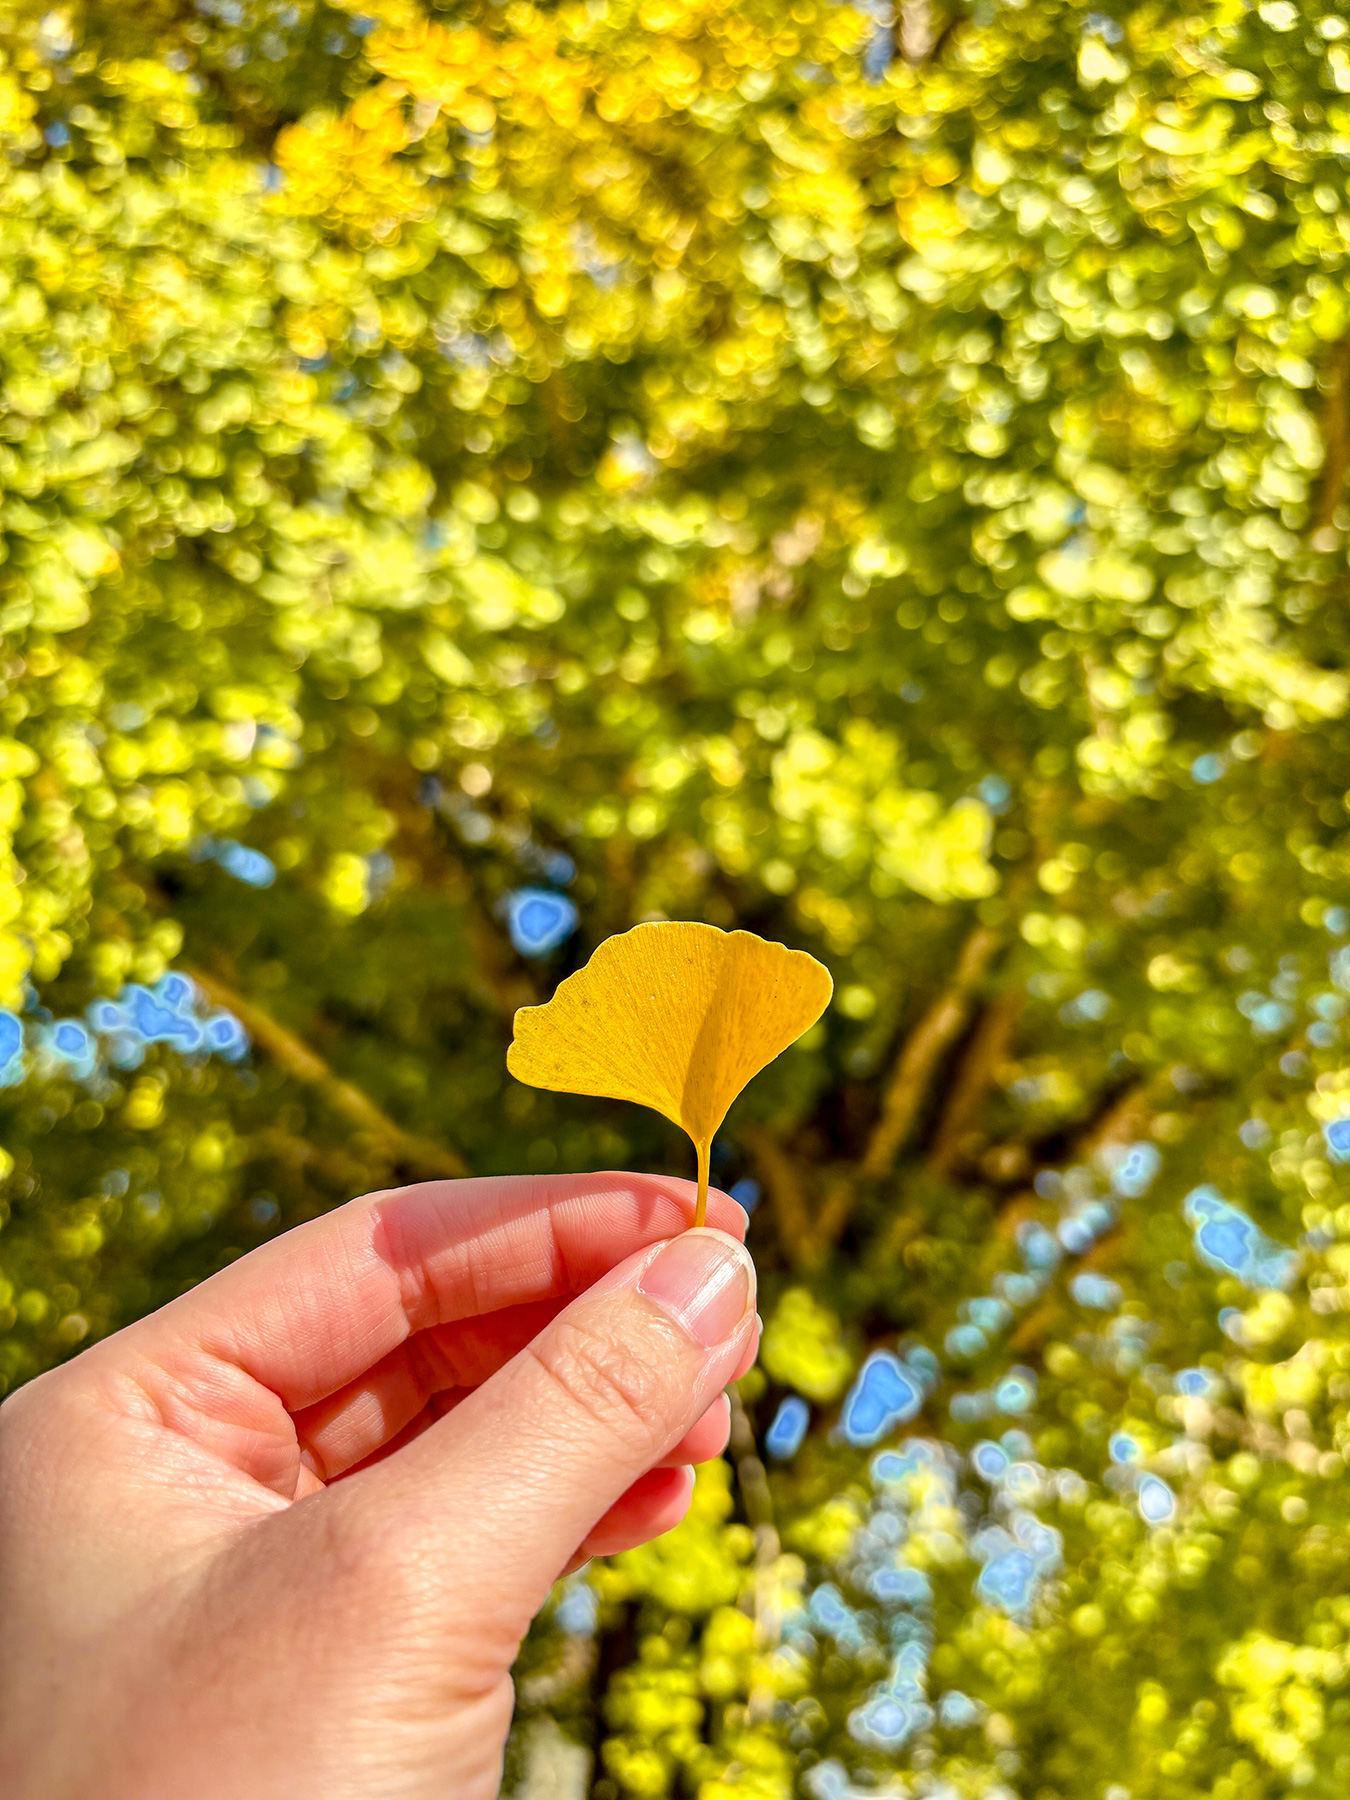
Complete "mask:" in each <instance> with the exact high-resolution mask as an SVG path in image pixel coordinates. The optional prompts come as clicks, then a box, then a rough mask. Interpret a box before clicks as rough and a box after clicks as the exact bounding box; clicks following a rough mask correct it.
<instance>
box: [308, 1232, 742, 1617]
mask: <svg viewBox="0 0 1350 1800" xmlns="http://www.w3.org/2000/svg"><path fill="white" fill-rule="evenodd" d="M754 1321H755V1269H754V1264H753V1263H752V1262H751V1260H750V1256H749V1253H748V1252H747V1251H746V1250H745V1248H744V1246H743V1245H741V1244H739V1243H738V1242H737V1241H736V1239H735V1238H732V1237H728V1236H727V1235H726V1234H725V1233H724V1232H721V1231H711V1230H697V1231H686V1232H684V1233H683V1234H682V1235H681V1236H680V1237H676V1238H671V1239H669V1240H668V1241H667V1242H665V1243H662V1244H651V1245H648V1246H647V1247H646V1248H645V1249H643V1250H641V1251H639V1252H638V1253H637V1255H635V1256H632V1257H630V1258H629V1259H628V1261H627V1262H624V1263H621V1264H620V1265H619V1266H618V1267H617V1268H615V1269H612V1270H611V1271H610V1272H609V1274H608V1275H606V1276H604V1277H602V1279H601V1280H600V1281H598V1282H596V1284H595V1285H594V1286H593V1287H591V1288H589V1289H588V1290H587V1291H586V1292H585V1293H584V1294H581V1295H579V1296H578V1298H577V1299H576V1300H574V1301H573V1302H572V1304H571V1305H570V1306H569V1307H568V1308H567V1309H566V1311H564V1312H562V1313H560V1314H559V1315H558V1317H557V1318H556V1319H554V1320H553V1321H552V1323H551V1324H549V1325H548V1326H547V1327H546V1328H545V1329H544V1330H543V1331H542V1332H541V1333H540V1334H539V1336H538V1337H537V1338H535V1339H534V1341H533V1342H532V1343H531V1344H529V1345H528V1346H527V1347H526V1348H525V1349H524V1350H522V1351H521V1352H520V1354H519V1355H518V1356H516V1357H514V1358H513V1359H512V1361H511V1362H509V1363H507V1364H506V1366H505V1367H504V1368H502V1369H501V1370H499V1371H498V1373H497V1374H495V1375H494V1376H492V1378H491V1379H490V1380H488V1381H486V1382H485V1383H484V1384H483V1385H482V1387H480V1388H478V1389H476V1390H475V1391H474V1392H473V1393H472V1394H470V1395H469V1396H468V1397H467V1398H466V1399H465V1400H463V1401H462V1402H461V1403H460V1405H458V1406H457V1407H456V1408H455V1409H454V1411H453V1412H451V1413H449V1414H447V1415H446V1416H445V1417H444V1418H443V1419H441V1420H439V1421H438V1422H437V1423H436V1424H435V1425H433V1426H431V1427H430V1429H429V1430H427V1431H425V1432H423V1433H422V1435H421V1436H420V1437H418V1438H416V1439H415V1440H414V1441H413V1442H412V1443H410V1444H407V1445H406V1446H405V1447H404V1448H403V1449H402V1450H400V1451H399V1452H398V1454H397V1455H396V1456H393V1457H390V1458H388V1459H387V1460H386V1461H384V1462H381V1463H378V1464H376V1465H375V1466H374V1467H372V1468H370V1469H368V1470H366V1471H364V1472H363V1473H362V1474H361V1475H359V1476H356V1477H354V1478H353V1479H352V1480H351V1481H349V1482H345V1483H343V1484H341V1487H340V1488H339V1489H338V1490H337V1493H339V1494H342V1493H345V1494H347V1495H348V1496H349V1497H350V1499H351V1500H352V1501H355V1502H358V1503H359V1505H360V1506H361V1508H362V1510H363V1511H364V1509H365V1508H367V1507H372V1506H373V1507H375V1508H377V1509H378V1513H379V1517H380V1528H379V1531H378V1533H377V1537H378V1539H379V1540H381V1541H384V1542H389V1541H390V1535H391V1527H392V1538H393V1540H394V1541H395V1542H402V1544H403V1545H404V1546H405V1547H407V1549H409V1550H410V1551H413V1552H414V1553H415V1554H416V1555H417V1556H418V1560H419V1561H420V1563H421V1566H422V1568H423V1570H424V1571H425V1570H427V1569H430V1568H436V1569H439V1570H441V1571H442V1572H443V1579H444V1582H445V1585H446V1587H447V1589H449V1590H450V1592H452V1593H453V1598H454V1611H455V1612H456V1613H457V1614H459V1615H460V1617H461V1618H463V1617H464V1616H465V1613H466V1611H467V1615H468V1616H469V1617H471V1618H473V1617H476V1618H477V1619H479V1620H480V1621H482V1620H483V1618H484V1614H485V1613H486V1614H487V1616H489V1617H491V1618H492V1620H493V1623H494V1624H495V1625H496V1626H497V1627H498V1628H499V1629H501V1628H503V1627H504V1628H505V1630H506V1632H507V1634H508V1635H509V1636H518V1635H519V1634H520V1633H521V1632H523V1631H524V1629H525V1627H526V1625H527V1624H528V1623H529V1621H530V1619H531V1618H533V1616H534V1614H535V1613H536V1612H537V1611H538V1610H539V1608H540V1607H541V1606H542V1605H543V1603H544V1600H545V1599H546V1597H547V1595H548V1591H549V1589H550V1587H551V1586H552V1584H553V1582H554V1581H555V1580H556V1579H557V1577H558V1575H559V1574H560V1573H561V1571H562V1569H563V1567H564V1566H565V1564H566V1563H567V1561H568V1560H569V1558H570V1557H571V1556H572V1554H573V1552H574V1551H575V1550H576V1549H577V1547H578V1546H579V1545H580V1544H581V1543H582V1541H583V1540H584V1539H585V1538H586V1536H587V1535H588V1533H589V1532H591V1531H592V1530H593V1529H594V1527H595V1526H596V1524H597V1523H598V1522H599V1520H600V1519H601V1518H602V1517H603V1516H604V1514H605V1513H607V1512H608V1511H609V1509H610V1507H611V1506H613V1505H614V1503H615V1501H616V1500H618V1499H619V1497H620V1495H622V1494H623V1493H624V1492H625V1491H626V1490H627V1489H628V1488H629V1487H631V1486H632V1484H633V1482H635V1481H636V1480H637V1479H638V1477H639V1476H641V1475H643V1474H644V1473H645V1472H646V1471H647V1470H648V1469H650V1468H651V1467H652V1466H653V1465H654V1464H656V1463H659V1462H660V1461H661V1459H662V1458H663V1457H665V1456H666V1455H668V1454H669V1452H670V1451H671V1450H673V1449H674V1447H675V1446H676V1445H677V1444H678V1443H679V1441H680V1439H681V1438H682V1437H683V1436H684V1435H685V1433H686V1432H687V1431H688V1430H689V1429H690V1427H691V1426H693V1425H694V1424H695V1422H696V1421H697V1420H698V1419H700V1418H701V1417H702V1415H703V1414H704V1413H705V1412H706V1411H707V1409H708V1407H709V1406H710V1405H711V1404H712V1402H713V1400H715V1399H716V1397H717V1395H718V1394H719V1393H720V1392H721V1390H722V1389H723V1387H725V1385H726V1383H727V1382H728V1381H729V1380H730V1379H731V1378H732V1377H733V1376H734V1375H735V1374H736V1373H738V1365H739V1363H740V1361H741V1360H742V1357H743V1353H744V1352H745V1350H746V1348H747V1346H748V1343H749V1340H750V1337H751V1334H752V1332H753V1331H754ZM336 1497H337V1495H336V1494H335V1495H334V1498H336Z"/></svg>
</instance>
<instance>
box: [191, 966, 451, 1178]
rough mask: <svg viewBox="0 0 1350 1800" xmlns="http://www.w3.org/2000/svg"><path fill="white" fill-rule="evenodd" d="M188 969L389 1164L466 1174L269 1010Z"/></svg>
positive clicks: (446, 1151)
mask: <svg viewBox="0 0 1350 1800" xmlns="http://www.w3.org/2000/svg"><path fill="white" fill-rule="evenodd" d="M188 973H189V974H190V975H191V976H192V979H193V980H194V981H195V982H196V983H197V985H198V987H199V988H200V989H201V990H202V992H203V993H204V994H205V995H206V997H207V999H208V1000H211V1001H213V1002H214V1003H215V1004H216V1005H217V1006H223V1007H225V1008H226V1010H227V1011H229V1012H232V1013H233V1014H234V1016H235V1018H236V1019H238V1021H239V1023H240V1024H241V1025H242V1026H243V1027H244V1029H245V1031H247V1032H248V1034H249V1036H250V1037H251V1038H252V1039H253V1041H254V1043H255V1044H257V1046H258V1047H259V1049H260V1050H262V1051H263V1053H264V1054H265V1055H267V1056H270V1057H271V1059H272V1061H273V1062H275V1063H277V1064H278V1065H279V1066H280V1067H281V1068H283V1069H284V1070H285V1071H286V1073H287V1074H288V1075H289V1076H290V1077H291V1079H292V1080H294V1081H298V1082H300V1083H301V1084H302V1085H303V1086H305V1087H310V1088H313V1089H314V1091H315V1092H316V1093H317V1094H318V1095H319V1097H320V1098H321V1099H322V1100H323V1101H324V1102H325V1103H326V1104H327V1105H328V1106H330V1107H332V1109H333V1111H334V1112H336V1113H338V1114H340V1115H341V1116H342V1117H343V1118H344V1119H346V1120H347V1122H348V1124H350V1125H353V1126H355V1127H356V1129H357V1130H358V1131H362V1132H365V1133H366V1135H367V1136H368V1137H370V1138H371V1139H373V1140H374V1142H375V1144H376V1145H377V1146H378V1147H379V1149H380V1150H381V1151H382V1152H383V1153H384V1154H385V1155H386V1156H387V1157H388V1158H389V1161H390V1162H391V1163H393V1164H395V1165H397V1166H399V1167H401V1168H405V1169H407V1170H408V1171H409V1173H414V1174H420V1175H422V1176H424V1177H438V1176H457V1175H467V1174H468V1172H469V1171H468V1168H467V1166H466V1164H465V1163H464V1161H463V1159H462V1158H461V1157H460V1156H459V1155H458V1154H457V1153H456V1152H455V1151H454V1150H452V1149H450V1148H449V1146H448V1145H445V1144H436V1143H432V1142H431V1141H430V1140H429V1139H427V1138H422V1137H417V1136H416V1135H414V1134H413V1133H411V1132H407V1131H404V1130H403V1128H402V1126H400V1125H396V1124H395V1123H394V1121H393V1120H392V1119H391V1118H389V1117H388V1115H387V1114H385V1113H383V1112H381V1111H380V1109H379V1107H378V1106H376V1105H375V1103H374V1101H373V1100H371V1099H370V1098H369V1097H368V1096H367V1095H366V1094H363V1093H362V1092H361V1089H360V1088H358V1087H357V1086H355V1084H354V1083H352V1082H350V1081H346V1080H344V1079H343V1077H342V1076H341V1075H339V1074H337V1072H336V1071H335V1070H334V1069H332V1068H330V1067H329V1065H328V1064H327V1063H326V1062H325V1061H324V1059H323V1058H322V1057H321V1056H320V1055H318V1053H317V1052H316V1051H314V1050H311V1049H310V1047H309V1045H308V1044H306V1043H305V1042H303V1040H302V1039H300V1038H298V1037H296V1035H295V1033H294V1032H292V1031H289V1030H287V1028H286V1027H285V1026H284V1025H279V1024H278V1023H277V1021H276V1020H275V1019H274V1018H273V1017H272V1016H271V1014H270V1013H265V1012H264V1011H263V1010H262V1008H261V1007H260V1006H255V1005H254V1003H253V1001H251V1000H246V999H245V998H244V996H243V995H242V994H237V993H235V991H234V989H233V988H231V987H229V986H227V985H226V983H225V982H223V981H221V980H219V979H218V978H217V977H216V976H214V975H207V974H205V973H204V972H203V971H202V970H200V969H191V970H189V971H188Z"/></svg>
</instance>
